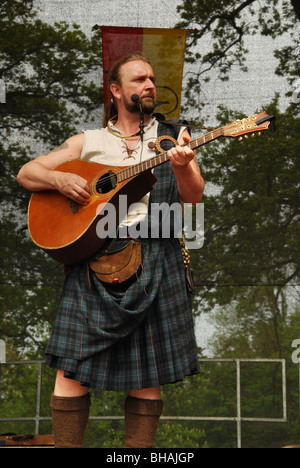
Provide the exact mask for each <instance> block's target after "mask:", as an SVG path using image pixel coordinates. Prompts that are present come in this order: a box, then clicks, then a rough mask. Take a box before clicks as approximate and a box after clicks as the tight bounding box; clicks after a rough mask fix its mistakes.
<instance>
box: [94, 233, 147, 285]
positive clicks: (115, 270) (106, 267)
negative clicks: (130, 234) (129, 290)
mask: <svg viewBox="0 0 300 468" xmlns="http://www.w3.org/2000/svg"><path fill="white" fill-rule="evenodd" d="M89 266H90V268H91V269H92V270H93V272H94V273H95V274H96V276H97V277H98V278H99V279H100V280H101V281H102V282H104V283H123V282H125V281H128V280H130V279H132V278H133V277H134V276H136V277H138V276H139V274H140V272H141V270H142V245H141V243H140V242H139V241H137V240H136V239H113V240H112V241H111V242H110V244H109V245H108V246H107V247H106V248H104V249H103V250H102V251H100V252H98V254H97V256H96V258H94V259H92V260H90V262H89Z"/></svg>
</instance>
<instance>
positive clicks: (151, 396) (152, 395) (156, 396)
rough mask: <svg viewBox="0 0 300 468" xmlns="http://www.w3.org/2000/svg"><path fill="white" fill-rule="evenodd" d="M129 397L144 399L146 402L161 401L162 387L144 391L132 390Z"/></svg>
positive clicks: (144, 389)
mask: <svg viewBox="0 0 300 468" xmlns="http://www.w3.org/2000/svg"><path fill="white" fill-rule="evenodd" d="M129 396H132V397H135V398H144V399H145V400H160V399H161V391H160V387H152V388H143V389H142V390H130V392H129Z"/></svg>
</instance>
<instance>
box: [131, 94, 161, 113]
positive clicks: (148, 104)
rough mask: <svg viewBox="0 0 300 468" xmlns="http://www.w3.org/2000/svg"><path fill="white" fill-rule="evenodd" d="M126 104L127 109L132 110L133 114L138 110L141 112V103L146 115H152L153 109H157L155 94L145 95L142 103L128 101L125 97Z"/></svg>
mask: <svg viewBox="0 0 300 468" xmlns="http://www.w3.org/2000/svg"><path fill="white" fill-rule="evenodd" d="M124 104H125V108H126V110H127V111H128V112H131V113H132V114H135V113H136V112H139V110H140V108H139V106H140V104H141V108H142V112H143V114H145V115H151V114H152V113H153V111H154V109H155V105H156V103H155V101H154V97H153V96H146V97H143V98H142V99H141V100H140V103H135V102H132V101H131V100H130V101H128V100H127V99H126V98H125V100H124Z"/></svg>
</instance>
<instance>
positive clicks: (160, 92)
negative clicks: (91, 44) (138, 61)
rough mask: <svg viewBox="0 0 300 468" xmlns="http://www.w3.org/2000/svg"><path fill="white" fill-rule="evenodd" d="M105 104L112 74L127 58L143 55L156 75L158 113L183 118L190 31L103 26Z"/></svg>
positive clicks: (108, 95) (108, 97)
mask: <svg viewBox="0 0 300 468" xmlns="http://www.w3.org/2000/svg"><path fill="white" fill-rule="evenodd" d="M101 31H102V60H103V79H104V105H106V104H107V103H108V102H109V99H110V97H111V96H110V93H109V87H108V73H109V70H110V68H111V66H112V65H113V64H114V63H115V62H116V61H117V60H119V59H120V58H121V57H123V56H124V55H128V54H131V53H135V52H143V53H144V55H145V56H146V57H147V58H148V59H149V60H150V62H151V66H152V68H153V70H154V73H155V76H156V86H157V107H156V109H155V112H159V113H161V114H164V115H165V116H166V117H167V119H179V117H180V104H181V88H182V77H183V67H184V56H185V47H186V35H187V31H188V30H186V29H152V28H125V27H124V28H123V27H114V26H101Z"/></svg>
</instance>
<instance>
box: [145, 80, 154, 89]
mask: <svg viewBox="0 0 300 468" xmlns="http://www.w3.org/2000/svg"><path fill="white" fill-rule="evenodd" d="M146 88H147V89H155V84H154V83H153V81H152V80H151V79H150V78H147V80H146Z"/></svg>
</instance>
